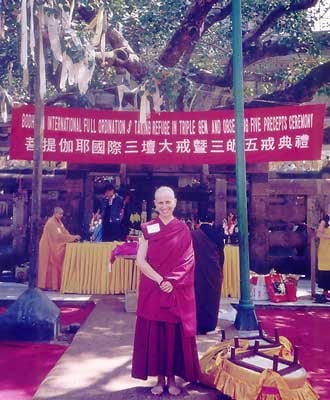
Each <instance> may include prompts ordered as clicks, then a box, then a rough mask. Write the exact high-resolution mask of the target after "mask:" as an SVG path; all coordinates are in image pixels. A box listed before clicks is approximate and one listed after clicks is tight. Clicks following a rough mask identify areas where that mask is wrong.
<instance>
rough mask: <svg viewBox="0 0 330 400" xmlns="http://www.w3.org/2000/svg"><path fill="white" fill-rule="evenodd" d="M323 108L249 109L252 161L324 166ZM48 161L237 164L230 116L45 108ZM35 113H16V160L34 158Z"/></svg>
mask: <svg viewBox="0 0 330 400" xmlns="http://www.w3.org/2000/svg"><path fill="white" fill-rule="evenodd" d="M324 114H325V106H324V105H306V106H292V107H274V108H258V109H246V110H245V118H244V130H245V154H246V161H247V162H253V163H254V162H268V161H296V160H318V159H320V157H321V147H322V139H323V121H324ZM44 123H45V132H44V142H43V152H44V155H43V158H44V160H46V161H68V162H74V163H104V164H106V163H110V164H114V163H126V164H232V163H235V151H236V150H235V121H234V112H233V111H232V110H221V111H200V112H171V113H170V112H162V113H152V114H151V115H150V119H149V120H147V122H146V123H143V124H141V123H140V122H139V114H138V113H137V112H122V111H104V110H86V109H75V108H60V107H46V108H45V121H44ZM33 134H34V107H33V106H22V107H19V108H14V109H13V111H12V132H11V145H10V157H11V159H19V160H32V158H33V145H34V143H33V142H34V139H33Z"/></svg>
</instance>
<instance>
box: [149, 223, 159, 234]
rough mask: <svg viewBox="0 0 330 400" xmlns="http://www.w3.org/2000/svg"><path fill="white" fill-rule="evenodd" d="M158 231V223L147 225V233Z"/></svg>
mask: <svg viewBox="0 0 330 400" xmlns="http://www.w3.org/2000/svg"><path fill="white" fill-rule="evenodd" d="M159 231H160V226H159V224H152V225H147V232H148V233H149V234H151V233H157V232H159Z"/></svg>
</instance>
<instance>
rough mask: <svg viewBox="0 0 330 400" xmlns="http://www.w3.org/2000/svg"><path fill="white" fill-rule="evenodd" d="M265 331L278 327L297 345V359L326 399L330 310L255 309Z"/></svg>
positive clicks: (328, 392) (329, 391)
mask: <svg viewBox="0 0 330 400" xmlns="http://www.w3.org/2000/svg"><path fill="white" fill-rule="evenodd" d="M256 313H257V317H258V320H259V321H260V322H261V324H262V327H263V329H264V330H265V331H266V333H268V334H270V335H273V334H274V328H278V329H279V333H280V335H282V336H286V337H287V338H288V339H290V340H291V342H292V343H293V344H294V345H296V346H298V348H299V360H300V362H301V364H302V366H303V367H304V368H305V369H306V370H307V372H308V377H309V380H310V382H311V384H312V385H313V387H314V389H315V390H316V392H317V393H318V394H319V395H320V398H321V399H322V400H329V399H330V339H329V338H330V309H328V308H327V309H324V308H312V309H311V308H309V309H307V308H306V309H303V308H300V309H297V308H295V309H290V308H289V309H288V308H282V307H281V308H269V307H268V308H266V307H265V308H259V307H258V308H257V309H256Z"/></svg>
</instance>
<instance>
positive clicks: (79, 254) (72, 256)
mask: <svg viewBox="0 0 330 400" xmlns="http://www.w3.org/2000/svg"><path fill="white" fill-rule="evenodd" d="M118 244H121V242H109V243H108V242H104V243H90V242H84V243H68V244H67V246H66V251H65V258H64V263H63V275H62V285H61V293H80V294H123V293H125V291H126V290H128V289H131V290H136V286H137V281H138V271H137V268H136V265H135V262H134V260H133V259H125V258H124V257H117V258H116V260H115V262H114V263H113V264H112V266H111V272H109V263H110V256H111V252H112V250H113V249H114V248H115V247H116V246H117V245H118Z"/></svg>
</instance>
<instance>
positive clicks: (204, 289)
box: [192, 216, 224, 334]
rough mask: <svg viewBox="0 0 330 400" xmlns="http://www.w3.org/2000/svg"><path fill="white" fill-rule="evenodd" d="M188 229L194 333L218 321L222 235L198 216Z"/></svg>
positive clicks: (222, 248) (211, 224)
mask: <svg viewBox="0 0 330 400" xmlns="http://www.w3.org/2000/svg"><path fill="white" fill-rule="evenodd" d="M198 226H199V227H198V229H196V230H194V231H192V240H193V247H194V252H195V260H196V265H195V296H196V316H197V332H198V333H200V334H206V333H207V332H210V331H213V330H214V329H215V328H216V326H217V323H218V313H219V306H220V296H221V285H222V277H223V263H224V235H223V229H222V228H221V227H216V226H214V223H213V221H212V218H210V217H208V216H205V217H203V218H200V222H199V225H198Z"/></svg>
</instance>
